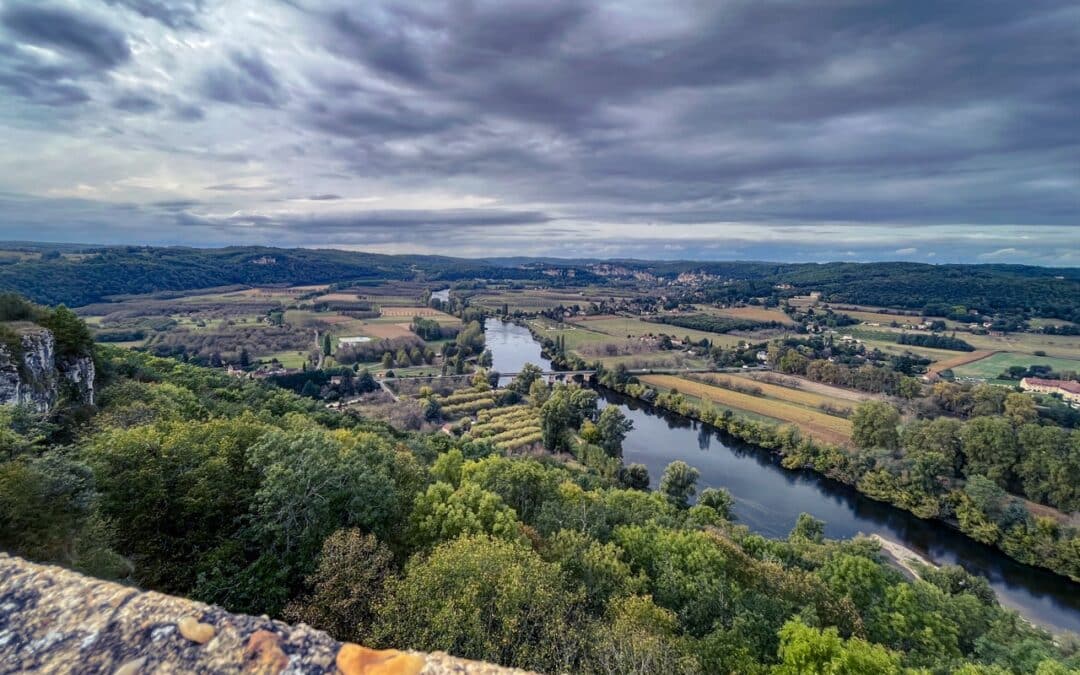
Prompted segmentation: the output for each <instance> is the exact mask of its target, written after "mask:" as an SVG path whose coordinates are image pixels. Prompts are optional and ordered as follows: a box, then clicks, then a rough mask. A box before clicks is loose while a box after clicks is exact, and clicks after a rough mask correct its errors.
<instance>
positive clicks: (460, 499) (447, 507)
mask: <svg viewBox="0 0 1080 675" xmlns="http://www.w3.org/2000/svg"><path fill="white" fill-rule="evenodd" d="M463 534H488V535H492V536H496V537H500V538H503V539H509V540H515V541H516V540H520V539H522V538H523V534H522V530H521V523H520V522H518V519H517V514H516V513H514V510H513V509H512V508H510V507H509V506H507V505H506V504H505V503H503V500H502V499H501V498H500V497H499V495H497V494H495V493H493V492H488V491H486V490H484V489H483V488H481V487H480V486H479V485H476V484H475V483H464V484H462V485H461V487H459V488H457V489H456V490H455V489H454V487H453V486H452V485H450V484H448V483H434V484H433V485H431V486H429V487H428V489H427V491H426V492H424V493H422V494H419V495H417V497H416V502H415V504H414V506H413V512H412V515H411V516H410V517H409V539H410V540H411V541H412V542H413V543H414V544H415V545H416V546H418V547H421V548H423V547H427V546H431V545H434V544H438V543H439V542H443V541H449V540H450V539H454V538H455V537H459V536H461V535H463Z"/></svg>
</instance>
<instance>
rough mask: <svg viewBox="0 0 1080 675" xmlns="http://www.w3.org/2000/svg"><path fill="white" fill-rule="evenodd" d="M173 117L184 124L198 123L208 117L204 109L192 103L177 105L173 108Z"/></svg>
mask: <svg viewBox="0 0 1080 675" xmlns="http://www.w3.org/2000/svg"><path fill="white" fill-rule="evenodd" d="M172 112H173V116H174V117H175V118H176V119H178V120H181V121H183V122H198V121H199V120H201V119H204V118H205V117H206V113H205V112H203V109H202V108H200V107H199V106H197V105H193V104H191V103H177V104H176V105H174V106H173V108H172Z"/></svg>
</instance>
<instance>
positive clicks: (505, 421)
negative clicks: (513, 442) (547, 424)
mask: <svg viewBox="0 0 1080 675" xmlns="http://www.w3.org/2000/svg"><path fill="white" fill-rule="evenodd" d="M536 423H537V415H536V411H528V412H526V413H522V414H520V415H513V416H510V415H506V416H503V417H500V418H498V419H497V420H494V421H492V422H481V423H480V424H474V425H473V427H472V431H473V434H474V435H475V434H478V433H479V434H490V433H499V432H500V431H506V430H507V429H513V428H515V427H522V426H528V425H535V424H536Z"/></svg>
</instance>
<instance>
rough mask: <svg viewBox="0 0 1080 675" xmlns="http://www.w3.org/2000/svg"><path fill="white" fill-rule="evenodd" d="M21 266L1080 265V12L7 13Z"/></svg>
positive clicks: (183, 0)
mask: <svg viewBox="0 0 1080 675" xmlns="http://www.w3.org/2000/svg"><path fill="white" fill-rule="evenodd" d="M0 239H22V240H35V241H76V242H87V243H145V244H191V245H211V246H217V245H224V244H243V243H259V244H273V245H283V246H291V245H296V246H336V247H345V248H356V249H363V250H371V251H383V252H433V253H447V254H453V255H464V256H486V255H558V256H601V257H610V256H633V257H643V258H649V257H654V258H703V259H705V258H708V259H731V258H739V259H770V260H878V259H904V260H921V261H928V262H945V261H961V262H990V261H993V262H1022V263H1036V264H1051V265H1067V266H1076V265H1080V4H1078V3H1077V2H1075V0H1062V1H1043V0H1023V1H1019V0H1005V1H1001V2H998V1H994V0H971V1H965V0H949V1H948V2H940V1H939V0H897V1H896V2H886V1H874V0H693V1H686V2H679V1H673V2H663V3H662V2H654V1H652V0H649V1H642V2H637V1H622V2H604V1H601V0H494V1H490V2H488V1H486V0H484V1H481V0H476V1H468V0H461V1H451V2H439V1H436V0H411V1H403V2H393V1H382V0H363V1H357V0H0Z"/></svg>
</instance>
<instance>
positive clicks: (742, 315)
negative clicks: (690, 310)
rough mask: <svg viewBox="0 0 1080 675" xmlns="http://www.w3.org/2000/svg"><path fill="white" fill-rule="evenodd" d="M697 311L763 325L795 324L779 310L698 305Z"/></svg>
mask: <svg viewBox="0 0 1080 675" xmlns="http://www.w3.org/2000/svg"><path fill="white" fill-rule="evenodd" d="M698 309H700V310H701V311H702V312H705V313H706V314H712V315H714V316H725V317H728V318H731V319H749V320H750V321H761V322H763V323H766V322H769V321H773V322H776V323H782V324H784V325H785V326H792V325H794V324H795V322H794V321H792V320H791V317H789V316H788V315H787V314H784V313H783V312H782V311H780V310H779V309H768V308H765V307H726V308H718V307H709V306H708V305H699V306H698Z"/></svg>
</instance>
